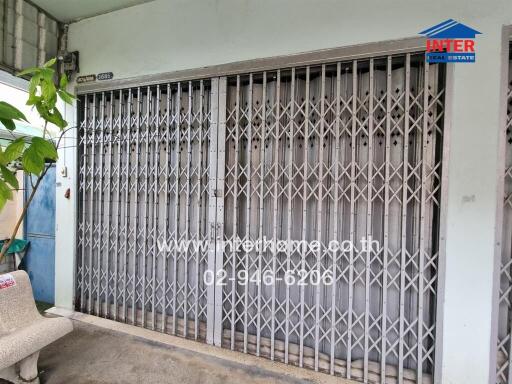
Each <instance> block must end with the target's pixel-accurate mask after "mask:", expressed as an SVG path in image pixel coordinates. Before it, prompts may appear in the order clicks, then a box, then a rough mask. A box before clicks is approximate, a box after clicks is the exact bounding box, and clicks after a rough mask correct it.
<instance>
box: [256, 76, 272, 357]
mask: <svg viewBox="0 0 512 384" xmlns="http://www.w3.org/2000/svg"><path fill="white" fill-rule="evenodd" d="M262 88H263V89H262V98H261V99H262V101H261V123H260V125H259V131H260V139H261V141H260V158H259V161H260V164H259V167H260V171H259V174H260V190H259V195H260V196H259V207H258V208H259V225H258V239H263V214H264V212H263V204H264V198H263V195H264V193H265V191H264V187H265V133H266V121H267V120H266V116H265V106H266V101H267V97H266V95H267V73H266V72H263V85H262ZM274 161H275V160H274ZM274 198H276V197H275V196H274ZM274 256H275V255H274ZM262 258H263V247H260V249H259V251H258V271H259V273H261V272H262ZM273 259H275V258H274V257H273ZM274 264H275V263H274ZM273 270H275V268H274V269H273ZM259 278H260V279H261V276H260V277H259ZM261 285H262V282H261V281H260V282H259V284H257V290H258V295H257V299H256V301H257V307H258V312H257V314H256V356H259V355H260V342H261V315H262V314H261V295H262V290H261ZM273 287H274V288H273V289H275V285H274V286H273ZM272 297H273V299H275V295H273V296H272ZM273 304H274V302H273V301H272V305H273ZM273 314H274V309H272V315H273ZM273 326H274V322H273V321H272V327H273ZM273 333H274V332H272V335H271V338H272V340H273V339H274V335H273ZM271 343H272V341H271ZM270 349H271V352H270V353H271V355H272V354H273V352H272V347H271V348H270Z"/></svg>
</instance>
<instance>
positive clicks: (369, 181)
mask: <svg viewBox="0 0 512 384" xmlns="http://www.w3.org/2000/svg"><path fill="white" fill-rule="evenodd" d="M373 66H374V62H373V59H370V74H369V75H370V82H369V95H368V98H369V100H368V162H367V164H366V171H367V177H366V179H367V184H366V193H367V197H366V204H367V205H366V241H367V244H366V248H367V249H366V261H365V283H364V288H365V296H364V297H365V311H364V373H363V377H364V381H365V382H367V381H368V347H369V343H368V339H369V335H370V324H369V321H370V320H369V319H370V271H371V262H372V252H371V246H368V240H369V239H371V237H372V209H373V204H372V200H373V193H372V192H373V93H374V92H373V76H374V73H373Z"/></svg>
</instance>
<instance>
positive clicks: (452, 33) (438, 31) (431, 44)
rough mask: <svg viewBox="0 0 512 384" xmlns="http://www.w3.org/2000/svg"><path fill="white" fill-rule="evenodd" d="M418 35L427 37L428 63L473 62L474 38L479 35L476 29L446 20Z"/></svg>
mask: <svg viewBox="0 0 512 384" xmlns="http://www.w3.org/2000/svg"><path fill="white" fill-rule="evenodd" d="M420 35H423V36H426V37H427V53H426V55H427V62H429V63H474V62H475V58H476V56H475V37H476V35H481V32H479V31H477V30H476V29H473V28H471V27H468V26H467V25H464V24H462V23H459V22H458V21H456V20H453V19H448V20H446V21H443V22H442V23H439V24H437V25H434V26H433V27H430V28H428V29H425V30H423V31H421V32H420Z"/></svg>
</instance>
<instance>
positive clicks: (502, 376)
mask: <svg viewBox="0 0 512 384" xmlns="http://www.w3.org/2000/svg"><path fill="white" fill-rule="evenodd" d="M509 51H510V52H512V49H509ZM509 59H510V61H509V72H508V84H507V94H506V100H505V102H506V106H507V120H506V124H505V129H504V132H503V134H504V137H505V139H506V143H505V145H506V150H505V160H504V161H505V175H504V196H503V198H504V201H503V227H502V241H501V246H502V248H501V265H500V291H499V318H498V349H497V351H498V355H497V358H496V361H497V367H496V383H497V384H509V383H512V364H511V359H512V337H511V335H512V323H511V320H512V296H511V294H512V269H511V268H512V237H511V233H512V147H511V145H512V53H510V57H509Z"/></svg>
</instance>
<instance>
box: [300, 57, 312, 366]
mask: <svg viewBox="0 0 512 384" xmlns="http://www.w3.org/2000/svg"><path fill="white" fill-rule="evenodd" d="M309 76H310V68H309V67H306V96H305V98H304V99H305V107H304V166H303V177H302V182H303V185H302V241H303V244H304V242H306V241H308V239H307V217H308V216H307V215H308V208H307V204H308V178H309V172H308V171H309V164H308V147H309ZM304 248H305V247H302V250H301V269H302V270H304V269H305V267H306V252H307V251H306V250H305V249H304ZM304 322H305V319H304V286H303V285H302V286H301V287H300V341H299V367H302V366H303V364H304Z"/></svg>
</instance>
